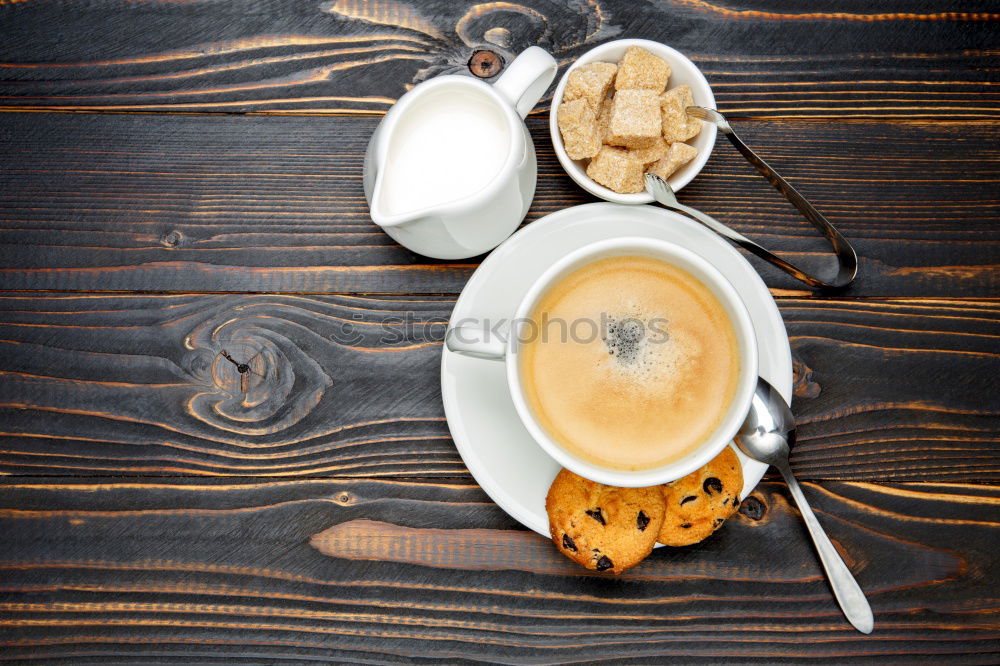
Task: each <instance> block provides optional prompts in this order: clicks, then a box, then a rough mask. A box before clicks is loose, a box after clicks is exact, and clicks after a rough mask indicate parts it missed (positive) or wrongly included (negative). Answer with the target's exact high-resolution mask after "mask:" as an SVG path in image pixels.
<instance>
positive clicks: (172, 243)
mask: <svg viewBox="0 0 1000 666" xmlns="http://www.w3.org/2000/svg"><path fill="white" fill-rule="evenodd" d="M183 240H184V236H183V235H182V234H181V232H179V231H176V230H174V231H168V232H167V233H165V234H163V235H162V236H160V245H162V246H163V247H177V246H178V245H180V243H181V241H183Z"/></svg>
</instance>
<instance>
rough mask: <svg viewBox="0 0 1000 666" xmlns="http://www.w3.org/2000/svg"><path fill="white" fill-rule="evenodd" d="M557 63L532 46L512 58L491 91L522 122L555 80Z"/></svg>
mask: <svg viewBox="0 0 1000 666" xmlns="http://www.w3.org/2000/svg"><path fill="white" fill-rule="evenodd" d="M557 68H558V63H556V61H555V58H553V57H552V56H551V55H549V54H548V52H547V51H545V49H542V48H540V47H538V46H531V47H528V48H527V49H525V50H524V51H521V54H520V55H519V56H517V57H516V58H514V60H513V61H512V62H511V63H510V66H509V67H508V68H507V71H505V72H504V73H503V74H501V75H500V78H499V79H497V80H496V81H495V82H494V83H493V87H494V88H495V89H496V91H497V92H498V93H500V95H501V96H503V97H504V98H506V99H507V101H509V102H510V103H511V105H512V106H513V107H514V108H515V109H516V110H517V115H519V116H521V117H522V118H524V117H525V116H527V115H528V113H529V112H530V111H531V110H532V109H533V108H535V104H538V100H540V99H541V98H542V95H544V94H545V91H546V90H548V89H549V86H550V85H551V84H552V79H554V78H555V77H556V69H557Z"/></svg>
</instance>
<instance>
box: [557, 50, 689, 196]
mask: <svg viewBox="0 0 1000 666" xmlns="http://www.w3.org/2000/svg"><path fill="white" fill-rule="evenodd" d="M669 79H670V65H668V64H667V63H666V61H665V60H663V59H662V58H658V57H657V56H655V55H653V54H652V53H650V52H649V51H647V50H646V49H643V48H640V47H637V46H632V47H630V48H629V49H628V50H627V51H626V52H625V56H624V57H623V58H622V59H621V62H619V63H618V64H617V65H615V64H613V63H610V62H594V63H590V64H588V65H583V66H581V67H578V68H577V69H575V70H573V72H572V73H570V75H569V78H568V79H567V81H566V91H565V92H564V93H563V98H562V103H561V104H560V105H559V111H558V115H557V121H558V123H559V132H560V134H561V135H562V139H563V146H564V147H565V149H566V154H567V155H569V157H570V159H574V160H585V159H589V160H590V163H589V164H588V165H587V176H589V177H590V178H591V179H593V180H595V181H597V182H598V183H600V184H601V185H603V186H605V187H607V188H609V189H612V190H614V191H615V192H620V193H622V194H627V193H631V192H641V191H643V189H645V188H644V184H643V174H644V173H646V172H649V173H655V174H656V175H657V176H659V177H660V178H662V179H664V180H666V179H667V178H668V177H669V176H670V175H671V174H672V173H674V172H675V171H677V169H679V168H680V167H682V166H683V165H685V164H687V163H688V162H690V161H691V160H692V159H694V156H695V155H697V154H698V150H697V149H696V148H695V147H694V146H691V145H688V144H686V143H684V142H685V141H688V140H690V139H692V138H694V137H695V136H697V135H698V132H700V131H701V121H700V120H698V119H697V118H691V117H689V116H688V115H687V113H686V112H685V108H686V107H688V106H691V105H692V104H694V100H693V99H692V97H691V88H690V86H687V85H681V86H677V87H676V88H671V89H670V90H666V92H664V90H665V89H666V87H667V81H668V80H669ZM612 87H614V91H613V94H610V93H612Z"/></svg>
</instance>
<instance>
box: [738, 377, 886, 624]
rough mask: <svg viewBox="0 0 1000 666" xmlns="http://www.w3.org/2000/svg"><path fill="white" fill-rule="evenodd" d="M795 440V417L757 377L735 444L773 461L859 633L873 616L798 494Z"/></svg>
mask: <svg viewBox="0 0 1000 666" xmlns="http://www.w3.org/2000/svg"><path fill="white" fill-rule="evenodd" d="M794 442H795V417H794V416H793V415H792V410H791V409H789V408H788V404H787V403H786V402H785V399H784V398H782V397H781V394H779V393H778V391H777V390H775V388H774V387H773V386H771V385H770V384H769V383H767V382H766V381H765V380H764V379H762V378H758V379H757V389H756V391H755V392H754V396H753V401H752V403H751V406H750V413H749V414H747V418H746V420H745V421H744V422H743V427H741V428H740V431H739V433H737V435H736V445H737V446H739V447H740V450H741V451H743V453H745V454H747V455H748V456H750V457H751V458H753V459H754V460H759V461H760V462H763V463H767V464H768V465H774V467H776V468H777V469H778V471H779V472H781V476H783V477H784V478H785V483H787V484H788V490H789V492H791V494H792V499H794V500H795V504H797V505H798V507H799V512H800V513H801V514H802V519H803V520H804V521H805V523H806V527H808V528H809V536H811V537H812V540H813V544H814V545H815V546H816V552H817V553H818V554H819V559H820V562H822V564H823V570H824V571H826V577H827V579H828V580H829V581H830V587H832V588H833V595H834V596H835V597H836V598H837V603H838V604H840V609H841V610H842V611H844V615H846V616H847V619H848V620H849V621H850V623H851V624H853V625H854V628H855V629H857V630H858V631H860V632H861V633H863V634H870V633H871V632H872V629H873V628H874V627H875V618H874V617H873V615H872V609H871V606H870V605H869V604H868V600H867V599H866V598H865V594H864V592H862V591H861V588H860V587H859V586H858V582H857V581H856V580H854V576H853V575H851V571H850V569H848V568H847V565H846V564H844V560H843V559H841V557H840V554H839V553H837V550H836V549H835V548H834V547H833V544H832V543H830V538H829V537H827V536H826V532H825V531H823V526H822V525H820V524H819V521H818V520H817V519H816V515H815V514H814V513H813V512H812V509H811V508H810V507H809V502H807V501H806V496H805V495H803V494H802V489H801V488H800V487H799V482H798V481H796V480H795V477H794V476H793V475H792V469H791V467H789V465H788V455H789V446H790V445H791V444H794Z"/></svg>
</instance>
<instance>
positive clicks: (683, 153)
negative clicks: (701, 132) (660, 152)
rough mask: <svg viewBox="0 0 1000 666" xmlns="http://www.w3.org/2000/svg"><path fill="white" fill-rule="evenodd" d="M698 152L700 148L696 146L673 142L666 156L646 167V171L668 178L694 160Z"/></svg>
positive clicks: (664, 178)
mask: <svg viewBox="0 0 1000 666" xmlns="http://www.w3.org/2000/svg"><path fill="white" fill-rule="evenodd" d="M697 154H698V149H697V148H695V147H694V146H689V145H688V144H686V143H672V144H670V148H669V149H668V150H667V154H666V156H665V157H663V159H661V160H659V161H658V162H656V163H655V164H653V165H652V166H651V167H649V168H648V169H646V171H647V172H648V173H655V174H656V175H657V176H659V177H660V178H662V179H663V180H666V179H667V178H670V176H672V175H673V173H674V172H675V171H677V170H678V169H680V168H681V167H682V166H684V165H685V164H687V163H688V162H690V161H691V160H693V159H694V156H695V155H697Z"/></svg>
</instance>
